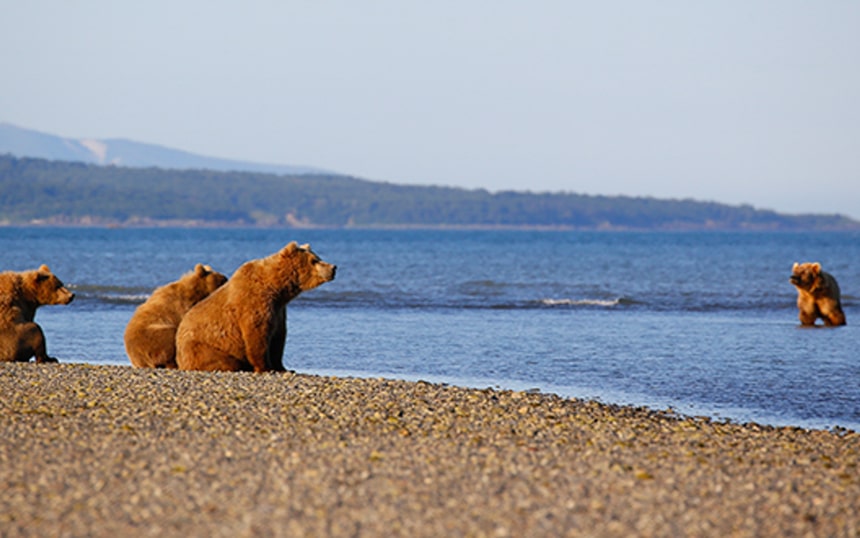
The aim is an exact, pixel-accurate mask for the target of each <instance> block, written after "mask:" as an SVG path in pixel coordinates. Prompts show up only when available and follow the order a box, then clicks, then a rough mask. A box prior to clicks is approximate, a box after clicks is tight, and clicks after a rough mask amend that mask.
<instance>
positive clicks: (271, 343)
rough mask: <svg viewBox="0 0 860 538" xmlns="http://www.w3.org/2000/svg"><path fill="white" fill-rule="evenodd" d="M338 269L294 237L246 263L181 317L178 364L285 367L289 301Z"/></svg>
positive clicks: (204, 367) (262, 368)
mask: <svg viewBox="0 0 860 538" xmlns="http://www.w3.org/2000/svg"><path fill="white" fill-rule="evenodd" d="M336 269H337V268H336V267H335V266H334V265H331V264H328V263H326V262H324V261H322V260H320V259H319V257H318V256H317V255H316V254H314V253H313V252H312V251H311V249H310V246H309V245H304V246H301V247H300V246H298V245H297V244H296V243H295V241H294V242H292V243H290V244H288V245H287V246H286V247H284V248H283V249H281V250H280V251H279V252H276V253H274V254H272V255H271V256H269V257H267V258H262V259H259V260H252V261H249V262H247V263H245V264H244V265H242V266H241V267H239V268H238V269H237V270H236V272H235V273H233V276H231V277H230V280H228V281H227V283H226V284H224V285H223V286H221V287H220V288H218V289H217V290H215V292H214V293H212V295H210V296H209V297H207V298H206V299H204V300H203V301H201V302H200V303H199V304H197V306H195V307H193V308H192V309H191V310H189V311H188V313H187V314H186V315H185V317H184V318H182V322H181V323H180V324H179V330H178V331H177V333H176V363H177V365H178V366H179V368H180V369H181V370H224V371H239V370H246V371H254V372H270V371H278V372H283V371H285V368H284V365H283V354H284V344H285V342H286V338H287V324H286V322H287V312H286V306H287V303H289V302H290V301H291V300H292V299H294V298H295V297H296V296H297V295H299V293H301V292H303V291H307V290H310V289H313V288H316V287H317V286H319V285H321V284H323V283H325V282H328V281H330V280H332V279H334V274H335V270H336Z"/></svg>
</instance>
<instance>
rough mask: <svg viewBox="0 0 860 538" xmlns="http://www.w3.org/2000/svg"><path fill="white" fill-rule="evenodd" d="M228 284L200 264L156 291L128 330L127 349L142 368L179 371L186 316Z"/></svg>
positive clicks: (210, 269) (130, 357) (135, 364)
mask: <svg viewBox="0 0 860 538" xmlns="http://www.w3.org/2000/svg"><path fill="white" fill-rule="evenodd" d="M225 282H227V277H225V276H224V275H222V274H221V273H218V272H216V271H213V270H212V268H211V267H209V266H208V265H202V264H199V263H198V264H197V265H196V266H195V267H194V270H193V271H190V272H188V273H186V274H184V275H182V277H181V278H180V279H179V280H177V281H176V282H171V283H170V284H166V285H164V286H161V287H160V288H158V289H156V290H155V291H154V292H152V295H150V297H149V299H147V300H146V302H145V303H143V304H142V305H140V306H138V307H137V309H136V310H135V311H134V315H132V316H131V320H129V322H128V325H127V326H126V328H125V350H126V353H128V358H129V359H130V360H131V364H133V365H134V366H136V367H138V368H176V329H177V328H178V327H179V322H180V321H182V316H184V315H185V313H186V312H188V311H189V310H190V309H191V307H192V306H194V305H196V304H197V303H199V302H200V301H202V300H203V299H205V298H206V297H208V296H209V294H210V293H212V292H213V291H215V290H216V289H218V288H219V287H220V286H221V285H222V284H224V283H225Z"/></svg>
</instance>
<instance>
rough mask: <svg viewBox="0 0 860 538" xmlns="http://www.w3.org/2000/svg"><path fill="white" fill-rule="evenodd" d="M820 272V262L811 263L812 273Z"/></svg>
mask: <svg viewBox="0 0 860 538" xmlns="http://www.w3.org/2000/svg"><path fill="white" fill-rule="evenodd" d="M820 272H821V264H820V263H818V262H815V263H813V264H812V274H813V275H817V274H818V273H820Z"/></svg>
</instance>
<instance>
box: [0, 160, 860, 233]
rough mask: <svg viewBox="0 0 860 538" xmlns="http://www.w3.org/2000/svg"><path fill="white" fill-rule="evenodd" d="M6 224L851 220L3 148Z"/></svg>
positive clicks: (675, 225)
mask: <svg viewBox="0 0 860 538" xmlns="http://www.w3.org/2000/svg"><path fill="white" fill-rule="evenodd" d="M0 192H2V193H3V197H2V198H0V225H2V226H92V227H138V228H145V227H152V228H163V227H183V228H192V227H197V228H202V227H206V228H216V227H248V228H285V229H314V228H318V229H341V228H343V229H465V230H494V229H497V230H515V229H522V230H606V231H637V230H639V231H661V230H662V231H720V230H726V231H781V230H789V231H837V230H839V231H848V230H860V222H858V221H856V220H853V219H851V218H849V217H846V216H843V215H814V214H810V215H786V214H781V213H777V212H775V211H771V210H764V209H756V208H754V207H752V206H749V205H740V206H731V205H727V204H720V203H716V202H702V201H697V200H690V199H684V200H674V199H671V200H664V199H656V198H645V197H630V196H592V195H583V194H575V193H568V192H558V193H533V192H522V191H503V192H496V193H491V192H489V191H486V190H483V189H478V190H467V189H460V188H452V187H436V186H425V187H419V186H405V185H397V184H392V183H383V182H373V181H368V180H364V179H359V178H354V177H350V176H341V175H324V174H299V175H276V174H271V173H258V172H219V171H213V170H205V169H200V170H170V169H161V168H152V167H149V168H129V167H120V166H114V165H109V166H102V165H94V164H84V163H79V162H68V161H50V160H46V159H34V158H26V157H23V158H19V157H13V156H11V155H8V154H7V155H0Z"/></svg>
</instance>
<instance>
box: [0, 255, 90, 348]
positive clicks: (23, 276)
mask: <svg viewBox="0 0 860 538" xmlns="http://www.w3.org/2000/svg"><path fill="white" fill-rule="evenodd" d="M74 298H75V294H74V293H72V292H71V291H69V290H68V289H66V287H65V286H64V285H63V283H62V282H60V279H59V278H57V277H56V276H54V275H53V273H51V270H50V269H48V266H47V265H43V266H41V267H39V268H38V269H36V270H35V271H23V272H21V273H16V272H13V271H7V272H5V273H0V362H27V361H29V360H30V357H36V362H57V359H55V358H53V357H49V356H48V352H47V351H46V349H45V334H44V333H43V332H42V328H41V327H39V325H38V324H36V323H35V322H34V321H33V318H35V316H36V309H37V308H39V307H40V306H42V305H49V304H69V303H70V302H72V299H74Z"/></svg>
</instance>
